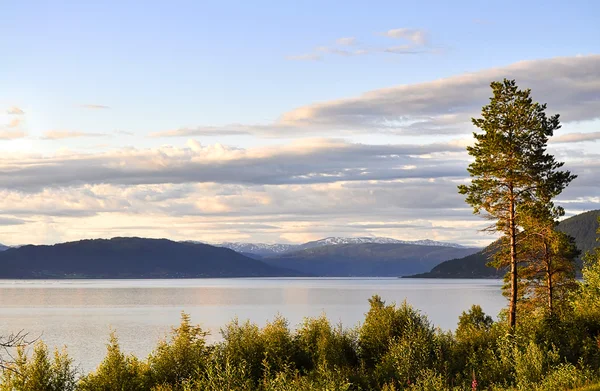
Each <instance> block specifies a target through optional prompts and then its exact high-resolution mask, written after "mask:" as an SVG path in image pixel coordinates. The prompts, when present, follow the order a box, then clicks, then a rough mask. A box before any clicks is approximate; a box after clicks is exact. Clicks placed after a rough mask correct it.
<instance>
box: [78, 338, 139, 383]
mask: <svg viewBox="0 0 600 391" xmlns="http://www.w3.org/2000/svg"><path fill="white" fill-rule="evenodd" d="M146 372H147V370H146V368H145V366H144V364H143V363H141V362H140V361H139V360H138V359H137V358H136V357H135V356H128V355H125V354H124V353H123V352H122V351H121V348H120V346H119V340H118V339H117V336H116V334H115V333H114V332H112V333H111V334H110V340H109V343H108V345H107V346H106V357H105V358H104V360H103V361H102V362H101V363H100V365H99V366H98V368H97V369H96V371H95V372H93V373H90V374H88V375H87V376H85V377H83V378H82V379H81V381H80V382H79V390H81V391H112V390H128V391H137V390H139V391H142V390H145V389H147V388H148V387H145V385H144V381H145V377H146Z"/></svg>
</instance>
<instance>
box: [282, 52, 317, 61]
mask: <svg viewBox="0 0 600 391" xmlns="http://www.w3.org/2000/svg"><path fill="white" fill-rule="evenodd" d="M285 59H286V60H290V61H320V60H322V59H323V56H321V55H320V54H318V53H308V54H300V55H297V56H286V57H285Z"/></svg>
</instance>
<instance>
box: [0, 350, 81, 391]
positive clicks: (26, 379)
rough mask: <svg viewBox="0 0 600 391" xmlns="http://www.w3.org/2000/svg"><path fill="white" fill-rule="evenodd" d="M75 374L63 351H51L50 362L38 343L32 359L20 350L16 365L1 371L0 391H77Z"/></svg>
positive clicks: (45, 351) (46, 353)
mask: <svg viewBox="0 0 600 391" xmlns="http://www.w3.org/2000/svg"><path fill="white" fill-rule="evenodd" d="M75 377H76V371H75V369H74V368H73V361H72V360H71V359H70V358H69V356H68V355H67V353H66V351H64V350H63V351H62V352H59V351H58V350H55V351H54V358H53V359H50V357H49V354H48V348H47V347H46V345H45V344H44V343H43V342H37V343H36V344H35V346H34V349H33V354H32V356H31V358H28V357H27V355H26V354H25V349H24V348H23V347H20V348H18V350H17V357H16V360H15V364H14V365H13V366H11V367H10V368H9V369H6V370H4V372H3V373H2V377H1V380H2V382H1V385H0V390H2V391H15V390H16V391H73V390H75V389H76V379H75Z"/></svg>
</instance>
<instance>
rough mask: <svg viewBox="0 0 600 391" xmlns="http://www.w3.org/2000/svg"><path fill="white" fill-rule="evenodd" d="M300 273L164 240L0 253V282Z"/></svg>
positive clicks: (87, 242)
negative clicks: (33, 279)
mask: <svg viewBox="0 0 600 391" xmlns="http://www.w3.org/2000/svg"><path fill="white" fill-rule="evenodd" d="M298 275H299V273H297V272H294V271H290V270H283V269H279V268H277V267H273V266H269V265H266V264H265V263H263V262H260V261H258V260H255V259H251V258H248V257H245V256H243V255H241V254H238V253H236V252H235V251H232V250H229V249H224V248H220V247H214V246H209V245H206V244H194V243H180V242H173V241H170V240H166V239H142V238H113V239H109V240H106V239H95V240H81V241H77V242H68V243H61V244H55V245H53V246H33V245H28V246H23V247H20V248H10V249H8V250H6V251H3V252H1V253H0V278H194V277H275V276H298Z"/></svg>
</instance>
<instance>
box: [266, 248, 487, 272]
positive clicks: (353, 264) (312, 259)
mask: <svg viewBox="0 0 600 391" xmlns="http://www.w3.org/2000/svg"><path fill="white" fill-rule="evenodd" d="M477 251H479V249H478V248H467V247H450V246H427V245H422V244H407V243H349V244H330V245H322V246H317V247H310V248H307V249H303V250H298V251H292V252H287V253H284V254H279V255H276V256H270V257H264V258H262V260H263V261H264V262H265V263H267V264H269V265H271V266H276V267H282V268H287V269H293V270H297V271H299V272H302V273H306V274H312V275H315V276H324V277H398V276H403V275H407V274H414V273H422V272H424V271H427V270H430V269H431V268H432V267H433V266H435V265H438V264H439V263H440V262H443V261H445V260H448V259H452V258H457V257H463V256H465V255H469V254H473V253H475V252H477Z"/></svg>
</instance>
